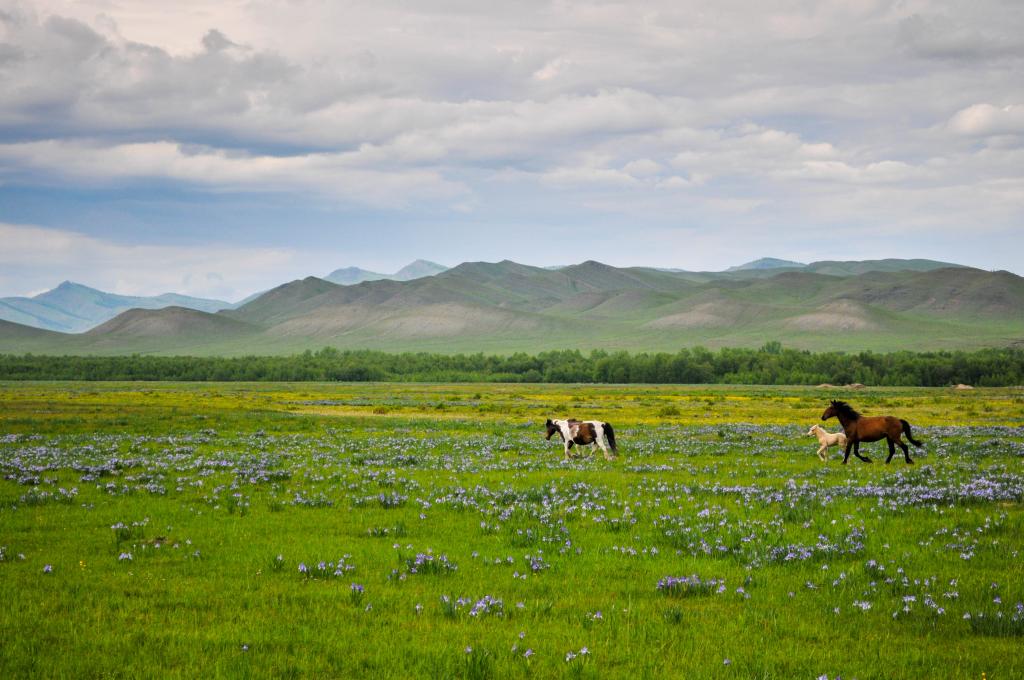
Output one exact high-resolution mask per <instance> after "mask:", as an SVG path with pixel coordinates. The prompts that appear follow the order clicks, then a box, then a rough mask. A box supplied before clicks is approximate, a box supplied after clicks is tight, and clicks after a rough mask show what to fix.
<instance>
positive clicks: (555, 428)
mask: <svg viewBox="0 0 1024 680" xmlns="http://www.w3.org/2000/svg"><path fill="white" fill-rule="evenodd" d="M544 427H546V428H547V429H548V436H547V437H544V438H545V439H551V435H553V434H554V433H556V432H561V431H562V428H560V427H558V425H555V423H554V421H553V420H551V418H548V420H547V422H546V423H544Z"/></svg>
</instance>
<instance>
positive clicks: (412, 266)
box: [324, 260, 448, 286]
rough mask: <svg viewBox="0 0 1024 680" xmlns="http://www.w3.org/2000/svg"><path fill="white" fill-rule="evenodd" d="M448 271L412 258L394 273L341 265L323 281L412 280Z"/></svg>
mask: <svg viewBox="0 0 1024 680" xmlns="http://www.w3.org/2000/svg"><path fill="white" fill-rule="evenodd" d="M445 271H448V267H445V266H444V265H441V264H437V263H436V262H431V261H429V260H414V261H413V262H410V263H409V264H407V265H405V266H404V267H402V268H401V269H399V270H398V271H397V272H395V273H394V274H380V273H378V272H372V271H369V270H368V269H362V268H361V267H342V268H341V269H335V270H334V271H333V272H331V273H330V274H328V275H327V276H325V277H324V280H325V281H330V282H331V283H337V284H339V285H342V286H353V285H355V284H357V283H363V282H365V281H380V280H382V279H388V280H391V281H412V280H413V279H422V278H423V277H424V276H434V275H435V274H440V273H442V272H445Z"/></svg>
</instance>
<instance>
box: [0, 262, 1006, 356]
mask: <svg viewBox="0 0 1024 680" xmlns="http://www.w3.org/2000/svg"><path fill="white" fill-rule="evenodd" d="M900 262H907V269H902V270H901V269H899V266H900ZM940 264H941V263H935V262H932V261H919V260H911V261H896V260H881V261H875V262H872V263H859V264H858V263H824V264H823V263H812V264H811V265H807V266H806V267H801V268H798V269H791V268H788V267H778V268H775V269H770V270H754V269H750V270H744V271H739V272H735V273H732V274H728V273H721V272H719V273H717V274H716V275H714V276H709V277H707V278H703V279H702V278H701V277H700V276H694V273H692V272H673V271H663V270H657V269H651V268H643V267H630V268H617V267H611V266H608V265H605V264H602V263H600V262H594V261H587V262H583V263H581V264H578V265H572V266H568V267H562V268H559V269H557V270H552V269H545V268H540V267H531V266H528V265H523V264H519V263H516V262H511V261H507V260H506V261H502V262H496V263H488V262H467V263H463V264H460V265H458V266H457V267H454V268H452V269H449V270H446V271H444V272H442V273H440V274H436V275H433V276H427V277H422V278H417V279H413V280H410V281H404V282H403V281H394V280H377V281H367V282H362V283H359V284H356V285H351V286H341V285H336V284H333V283H331V282H329V281H325V280H323V279H318V278H315V277H308V278H306V279H301V280H297V281H292V282H290V283H287V284H284V285H282V286H278V287H277V288H274V289H272V290H270V291H267V292H266V293H264V294H262V295H260V296H259V297H257V298H255V299H253V300H251V301H250V302H248V303H246V304H244V305H242V306H240V307H238V308H237V309H233V310H222V311H220V312H218V313H216V314H206V313H203V312H196V311H192V310H183V309H170V310H168V309H165V310H161V311H159V312H146V313H143V312H142V311H141V310H133V311H131V312H126V313H124V314H122V315H120V316H118V317H116V318H115V319H113V320H111V321H109V322H107V323H105V324H103V325H101V326H99V327H97V328H95V329H93V330H92V331H90V332H89V333H86V334H83V335H78V336H68V335H62V334H59V333H53V334H50V335H45V336H36V335H32V334H30V333H28V332H27V331H25V330H24V329H23V328H22V329H21V330H17V329H15V328H14V326H15V325H14V324H8V325H7V326H3V327H0V351H5V352H12V351H33V352H37V353H103V354H113V353H125V352H157V353H179V354H180V353H186V352H190V353H201V354H224V355H239V354H248V353H291V352H295V351H301V350H304V349H318V348H321V347H324V346H334V347H338V348H373V349H384V350H396V351H397V350H423V351H433V352H476V351H483V352H513V351H526V352H536V351H541V350H547V349H562V348H578V349H582V350H589V349H598V348H601V349H609V350H613V349H627V350H631V351H646V350H669V351H674V350H677V349H679V348H680V347H684V346H692V345H696V344H701V345H705V346H708V347H721V346H745V347H759V346H761V345H762V344H764V343H765V342H767V341H770V340H778V341H781V342H782V343H783V344H784V345H786V346H790V347H796V348H806V349H815V350H848V351H856V350H862V349H871V350H875V351H890V350H897V349H954V348H957V349H960V348H962V349H971V348H978V347H986V346H1007V345H1011V344H1014V343H1020V342H1021V341H1022V340H1024V279H1022V278H1021V277H1019V276H1016V275H1014V274H1011V273H1008V272H986V271H982V270H978V269H971V268H967V267H940V266H938V265H940ZM819 265H820V266H819ZM879 267H881V269H880V268H879ZM860 269H864V270H865V271H864V273H860V274H848V273H842V272H849V271H855V270H860ZM822 270H824V271H828V272H837V273H823V272H822ZM755 271H757V272H761V273H760V274H759V275H756V276H753V275H750V272H755ZM765 271H771V272H773V273H772V274H771V275H764V274H763V273H764V272H765Z"/></svg>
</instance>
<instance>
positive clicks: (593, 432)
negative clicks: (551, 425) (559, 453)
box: [572, 421, 597, 445]
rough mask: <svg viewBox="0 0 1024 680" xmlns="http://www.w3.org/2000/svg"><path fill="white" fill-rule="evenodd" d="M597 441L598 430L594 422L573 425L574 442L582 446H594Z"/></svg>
mask: <svg viewBox="0 0 1024 680" xmlns="http://www.w3.org/2000/svg"><path fill="white" fill-rule="evenodd" d="M595 439H597V429H596V428H595V427H594V423H593V422H591V421H587V422H583V423H580V422H576V423H573V437H572V440H573V441H574V442H576V443H577V444H581V445H582V444H593V443H594V440H595Z"/></svg>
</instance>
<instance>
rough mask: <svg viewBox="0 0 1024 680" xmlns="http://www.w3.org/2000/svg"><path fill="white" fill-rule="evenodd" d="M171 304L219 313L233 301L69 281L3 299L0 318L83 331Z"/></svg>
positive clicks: (48, 327)
mask: <svg viewBox="0 0 1024 680" xmlns="http://www.w3.org/2000/svg"><path fill="white" fill-rule="evenodd" d="M170 306H178V307H188V308H190V309H198V310H200V311H204V312H216V311H219V310H221V309H227V308H229V307H231V306H232V304H231V303H230V302H224V301H223V300H207V299H204V298H195V297H189V296H187V295H178V294H177V293H164V294H163V295H157V296H154V297H136V296H131V295H117V294H115V293H105V292H103V291H101V290H96V289H95V288H89V287H88V286H83V285H81V284H79V283H72V282H71V281H65V282H64V283H62V284H60V285H59V286H57V287H56V288H54V289H53V290H48V291H46V292H45V293H40V294H39V295H36V296H34V297H6V298H0V319H2V320H5V321H13V322H15V323H19V324H24V325H26V326H33V327H36V328H44V329H46V330H51V331H61V332H64V333H80V332H82V331H86V330H89V329H90V328H93V327H94V326H97V325H99V324H101V323H103V322H104V321H106V320H108V319H112V318H114V317H115V316H117V315H118V314H120V313H121V312H125V311H128V310H129V309H162V308H164V307H170Z"/></svg>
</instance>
